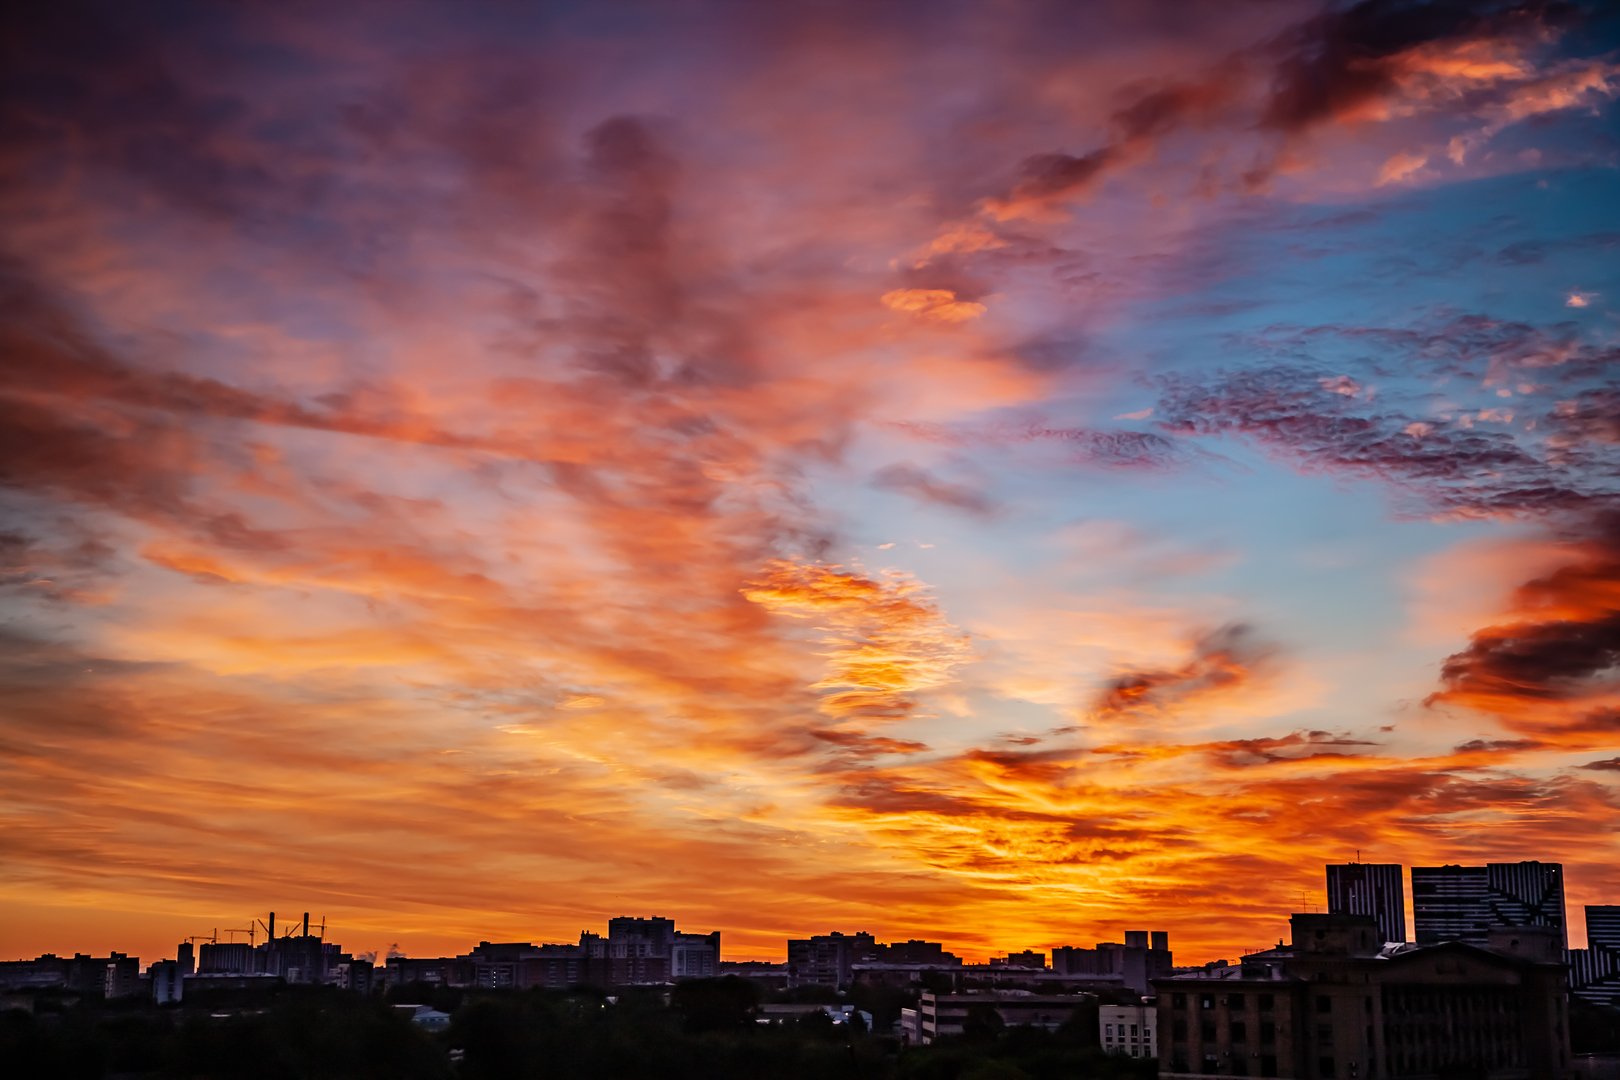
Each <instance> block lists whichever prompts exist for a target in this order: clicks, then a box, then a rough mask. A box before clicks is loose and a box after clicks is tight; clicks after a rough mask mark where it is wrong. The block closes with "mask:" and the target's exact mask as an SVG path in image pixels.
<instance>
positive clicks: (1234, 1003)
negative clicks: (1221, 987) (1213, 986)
mask: <svg viewBox="0 0 1620 1080" xmlns="http://www.w3.org/2000/svg"><path fill="white" fill-rule="evenodd" d="M1226 1004H1227V1005H1228V1006H1230V1007H1231V1008H1234V1009H1241V1008H1243V995H1242V994H1227V995H1226Z"/></svg>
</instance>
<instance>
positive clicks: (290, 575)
mask: <svg viewBox="0 0 1620 1080" xmlns="http://www.w3.org/2000/svg"><path fill="white" fill-rule="evenodd" d="M28 6H29V7H30V8H32V13H31V14H17V13H13V14H11V15H8V16H5V19H6V22H5V24H4V29H3V53H0V83H3V86H4V89H3V91H0V205H3V208H4V209H3V216H0V959H13V958H17V957H23V956H33V955H36V954H37V953H40V952H43V951H46V950H54V951H56V952H59V953H60V952H72V951H74V950H75V949H78V950H84V951H91V950H96V951H103V952H104V951H105V950H107V949H121V950H124V951H127V952H132V953H136V954H138V955H140V956H142V958H143V959H146V960H150V959H155V958H158V957H160V956H163V955H173V948H174V944H175V942H176V941H178V940H179V938H180V937H182V936H184V935H188V934H198V933H207V932H209V931H211V930H212V928H214V927H226V926H246V925H247V923H248V920H249V918H250V916H251V915H253V914H258V915H260V916H262V915H263V914H264V913H265V912H267V911H269V910H271V909H275V910H276V911H277V912H278V913H292V914H294V915H296V914H301V913H302V912H303V911H306V910H307V911H310V912H312V913H313V914H314V915H315V917H316V918H317V919H319V918H320V917H321V916H322V915H324V916H325V918H326V922H327V925H328V927H329V929H330V932H331V936H332V937H333V938H335V939H336V940H337V941H339V942H341V943H342V944H343V945H344V946H345V947H347V948H349V949H351V950H355V951H362V950H372V949H377V950H385V949H386V948H387V947H388V946H389V945H390V944H392V943H397V944H398V945H399V947H400V948H401V949H402V950H404V951H405V952H407V953H410V954H412V955H423V956H425V955H438V954H441V953H454V952H460V951H465V949H466V948H468V947H469V946H471V945H473V944H475V943H476V942H477V941H478V940H480V939H490V940H521V941H566V940H573V939H575V938H577V935H578V933H579V931H580V930H582V929H592V930H600V929H602V925H603V923H604V922H605V920H606V919H607V918H608V917H609V916H612V915H619V914H639V915H649V914H660V915H665V916H669V917H671V918H674V919H675V920H676V921H677V923H678V924H679V925H680V926H681V927H682V928H684V929H690V930H697V931H708V930H712V929H719V930H722V931H724V945H725V953H724V955H725V958H726V959H745V958H760V959H779V958H780V957H782V955H783V953H784V940H785V939H786V938H788V937H790V936H803V935H807V934H810V933H818V932H826V931H829V930H833V929H839V930H844V931H846V932H848V931H855V930H868V931H871V932H872V933H874V934H876V935H877V936H878V937H879V938H880V939H889V938H895V937H898V938H902V939H904V938H907V937H925V938H930V939H935V940H943V941H945V942H946V944H947V947H950V948H953V949H955V950H956V951H958V952H959V953H961V954H963V955H965V956H968V957H975V958H976V957H982V956H986V955H989V954H991V953H994V952H996V951H1002V952H1005V951H1006V950H1007V949H1009V948H1011V949H1017V948H1023V947H1037V948H1049V947H1051V946H1053V945H1059V944H1090V943H1091V942H1094V941H1098V940H1119V935H1120V933H1121V932H1122V931H1123V930H1124V929H1127V928H1138V927H1140V928H1149V927H1153V928H1163V929H1167V930H1169V931H1170V935H1171V944H1172V946H1173V947H1174V948H1175V950H1176V953H1177V956H1178V959H1184V960H1188V961H1193V960H1204V959H1212V958H1214V957H1217V956H1235V955H1237V954H1238V953H1239V952H1240V951H1242V950H1244V949H1252V948H1257V947H1262V946H1265V945H1267V944H1270V943H1272V942H1274V941H1275V940H1276V939H1277V937H1278V936H1279V935H1280V934H1283V933H1285V932H1286V920H1287V915H1288V913H1289V912H1291V911H1296V910H1303V909H1308V908H1310V907H1312V906H1318V905H1320V904H1321V903H1322V902H1323V901H1322V866H1323V864H1324V863H1326V862H1332V861H1345V860H1348V859H1351V858H1353V857H1354V856H1355V854H1356V852H1357V851H1358V850H1359V851H1360V853H1361V856H1362V858H1364V859H1366V860H1368V861H1375V862H1400V863H1404V864H1406V865H1412V864H1414V863H1415V864H1429V863H1439V862H1464V863H1467V862H1484V861H1487V860H1491V861H1500V860H1509V861H1515V860H1519V859H1533V858H1542V859H1547V860H1553V861H1559V862H1562V863H1563V864H1564V866H1565V873H1566V877H1567V888H1568V901H1569V910H1570V916H1571V923H1572V932H1571V935H1570V936H1571V941H1572V944H1580V943H1581V942H1582V941H1583V940H1584V933H1583V924H1582V919H1581V914H1580V907H1581V905H1583V904H1588V903H1605V902H1606V903H1620V169H1617V166H1620V125H1617V123H1616V119H1617V115H1620V106H1617V103H1616V98H1617V96H1620V19H1617V18H1616V17H1615V16H1614V15H1605V14H1604V13H1603V11H1602V9H1603V8H1604V7H1605V6H1606V5H1602V4H1597V3H1592V4H1585V5H1583V4H1581V3H1525V4H1518V3H1504V2H1481V3H1465V2H1460V0H1459V2H1449V0H1448V2H1441V3H1434V4H1417V3H1405V2H1386V0H1369V2H1367V3H1362V4H1359V5H1355V6H1350V5H1345V4H1328V5H1324V4H1321V3H1316V2H1285V0H1267V2H1261V0H1250V2H1231V0H1201V2H1191V0H1159V2H1157V3H1147V2H1143V0H1117V2H1112V3H1109V2H1098V3H1086V4H1079V3H1070V2H1060V0H1050V2H1045V3H1041V2H1022V0H975V2H962V3H932V4H922V3H915V4H902V3H879V4H871V3H857V2H853V0H852V2H849V3H834V2H825V3H791V4H787V3H784V4H777V3H757V2H745V0H737V2H700V0H688V2H661V3H649V4H646V5H640V4H634V3H603V4H587V3H569V4H562V3H550V4H545V3H517V2H511V3H462V4H449V3H444V4H427V3H373V4H303V3H292V4H280V3H262V4H202V3H199V4H194V5H193V4H177V3H154V4H146V3H142V4H128V3H107V4H104V5H100V6H94V5H92V6H82V5H73V4H34V5H28ZM282 917H283V918H285V917H286V915H285V914H283V915H282Z"/></svg>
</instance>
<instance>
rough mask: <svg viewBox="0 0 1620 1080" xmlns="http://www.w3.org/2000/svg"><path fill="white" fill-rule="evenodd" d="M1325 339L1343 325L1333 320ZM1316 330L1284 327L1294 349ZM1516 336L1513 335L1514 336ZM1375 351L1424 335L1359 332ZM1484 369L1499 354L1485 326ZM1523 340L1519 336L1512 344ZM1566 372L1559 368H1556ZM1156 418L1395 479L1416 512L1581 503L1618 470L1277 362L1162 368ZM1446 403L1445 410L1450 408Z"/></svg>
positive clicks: (1451, 348) (1588, 505) (1415, 345)
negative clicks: (1216, 369) (1210, 370)
mask: <svg viewBox="0 0 1620 1080" xmlns="http://www.w3.org/2000/svg"><path fill="white" fill-rule="evenodd" d="M1327 332H1328V333H1331V334H1332V335H1333V336H1335V337H1344V336H1346V335H1347V334H1348V333H1349V332H1347V331H1345V330H1343V329H1342V328H1332V329H1331V330H1330V331H1327ZM1317 333H1318V332H1317V331H1308V332H1305V333H1302V334H1297V335H1290V337H1289V339H1288V340H1289V342H1290V344H1291V345H1294V346H1298V345H1299V344H1302V343H1309V341H1310V340H1311V339H1312V338H1314V337H1316V336H1317ZM1513 337H1514V339H1517V338H1518V335H1514V336H1513ZM1359 338H1360V339H1361V340H1363V341H1370V342H1373V343H1375V344H1377V345H1379V346H1381V347H1382V351H1384V353H1385V355H1389V356H1392V357H1393V356H1395V355H1398V352H1397V351H1396V350H1397V347H1403V348H1401V349H1400V351H1406V352H1413V353H1419V354H1422V353H1425V352H1427V350H1428V348H1429V339H1428V336H1427V335H1423V336H1422V339H1421V341H1415V340H1414V335H1407V334H1403V333H1401V332H1390V333H1388V334H1385V333H1383V332H1376V333H1375V332H1367V333H1366V334H1363V335H1359ZM1488 338H1489V341H1490V345H1489V346H1487V347H1485V348H1484V351H1485V352H1486V353H1487V357H1486V358H1485V359H1484V360H1483V361H1482V364H1483V365H1484V366H1489V365H1490V364H1492V363H1494V362H1496V361H1497V360H1499V359H1500V355H1499V354H1500V350H1501V347H1502V346H1503V344H1504V342H1503V338H1502V336H1501V335H1500V334H1498V333H1496V332H1494V331H1492V332H1490V333H1489V334H1488ZM1522 345H1523V342H1522V340H1517V341H1516V343H1515V344H1514V345H1513V346H1512V347H1513V348H1514V350H1515V351H1517V350H1518V348H1519V347H1521V346H1522ZM1438 347H1440V348H1443V349H1445V350H1446V351H1445V353H1444V355H1443V356H1441V357H1440V358H1439V359H1438V360H1437V361H1435V363H1434V364H1433V366H1435V367H1438V368H1441V369H1442V370H1444V369H1446V368H1448V367H1450V366H1452V364H1453V363H1454V362H1456V361H1457V357H1458V356H1465V357H1466V355H1467V353H1468V351H1469V349H1470V348H1471V344H1470V342H1469V341H1468V339H1467V337H1466V336H1460V337H1459V338H1458V339H1453V340H1450V341H1447V342H1445V343H1444V344H1443V345H1440V346H1438ZM1575 374H1578V373H1576V372H1570V371H1561V372H1560V377H1570V376H1572V375H1575ZM1161 385H1162V387H1163V391H1162V394H1163V396H1162V397H1161V398H1160V401H1159V404H1158V407H1157V411H1156V415H1157V416H1158V417H1159V420H1160V423H1161V424H1162V425H1163V427H1164V428H1165V429H1166V430H1169V431H1172V432H1175V433H1178V434H1187V435H1216V434H1225V433H1235V434H1243V435H1248V436H1250V437H1252V438H1254V439H1257V440H1258V441H1259V442H1261V443H1263V444H1264V445H1266V446H1269V447H1272V448H1274V449H1277V450H1281V451H1284V452H1286V453H1288V454H1289V455H1291V456H1293V457H1295V458H1297V459H1298V461H1299V462H1300V464H1302V465H1303V466H1305V467H1307V468H1319V469H1329V470H1336V471H1344V472H1348V473H1353V474H1360V475H1364V476H1372V477H1377V478H1380V479H1383V480H1386V481H1389V482H1391V483H1394V484H1396V485H1398V486H1400V487H1401V488H1402V489H1403V490H1404V491H1405V492H1406V493H1407V496H1408V497H1409V498H1411V499H1415V502H1416V506H1415V507H1414V509H1419V510H1421V511H1423V512H1426V513H1432V512H1434V511H1436V510H1439V511H1451V512H1457V513H1463V514H1507V515H1515V514H1519V515H1522V514H1534V515H1540V514H1545V513H1549V512H1554V511H1571V510H1591V509H1592V508H1593V507H1594V506H1597V505H1601V503H1602V502H1603V500H1604V499H1605V498H1606V497H1607V496H1608V495H1609V494H1610V492H1611V491H1612V489H1613V488H1614V487H1615V483H1614V481H1615V480H1616V479H1620V476H1615V477H1607V476H1605V474H1604V473H1603V472H1602V471H1601V470H1597V471H1594V470H1590V469H1576V468H1573V467H1571V463H1570V462H1568V461H1565V460H1563V459H1562V458H1561V457H1560V456H1559V455H1558V454H1557V453H1554V452H1549V451H1548V450H1546V449H1545V448H1543V447H1541V446H1539V445H1538V444H1537V443H1535V442H1533V441H1532V440H1530V439H1529V438H1527V437H1526V436H1525V435H1524V434H1523V433H1521V432H1518V431H1516V430H1514V429H1512V428H1498V427H1496V426H1487V425H1484V424H1476V423H1475V422H1474V421H1473V419H1472V417H1471V416H1469V415H1466V410H1461V411H1454V412H1451V413H1448V414H1446V415H1435V413H1434V412H1432V411H1425V410H1423V409H1420V408H1417V407H1413V406H1410V405H1403V404H1402V403H1400V402H1398V401H1385V400H1382V399H1379V398H1377V397H1376V396H1375V395H1373V394H1371V393H1367V392H1365V391H1364V388H1363V387H1362V386H1361V385H1360V384H1359V383H1358V382H1357V380H1355V379H1353V378H1350V377H1349V376H1346V375H1344V374H1342V373H1338V372H1334V371H1332V370H1331V369H1327V368H1312V367H1307V366H1303V365H1300V364H1292V363H1290V364H1276V365H1267V366H1260V367H1252V368H1247V369H1243V370H1239V371H1235V372H1229V373H1225V374H1221V375H1217V376H1215V377H1213V378H1201V377H1182V376H1172V377H1169V378H1166V379H1164V380H1163V381H1162V383H1161ZM1453 408H1454V409H1455V407H1453Z"/></svg>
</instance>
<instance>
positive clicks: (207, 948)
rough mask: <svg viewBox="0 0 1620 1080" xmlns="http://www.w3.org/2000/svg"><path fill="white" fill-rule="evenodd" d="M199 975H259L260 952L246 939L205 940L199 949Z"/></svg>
mask: <svg viewBox="0 0 1620 1080" xmlns="http://www.w3.org/2000/svg"><path fill="white" fill-rule="evenodd" d="M197 974H199V975H257V974H259V966H258V954H256V953H255V952H254V950H253V946H251V945H249V944H248V943H247V942H245V941H205V942H203V943H202V948H201V949H199V950H197Z"/></svg>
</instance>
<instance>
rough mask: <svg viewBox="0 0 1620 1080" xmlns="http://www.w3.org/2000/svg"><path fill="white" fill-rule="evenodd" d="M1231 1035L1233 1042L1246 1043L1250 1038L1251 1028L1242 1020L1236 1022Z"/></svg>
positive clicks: (1232, 1025) (1233, 1022)
mask: <svg viewBox="0 0 1620 1080" xmlns="http://www.w3.org/2000/svg"><path fill="white" fill-rule="evenodd" d="M1229 1034H1230V1035H1231V1038H1232V1041H1233V1042H1245V1041H1247V1040H1248V1038H1249V1026H1248V1025H1247V1024H1245V1023H1244V1022H1243V1021H1242V1020H1234V1021H1232V1024H1231V1030H1230V1032H1229Z"/></svg>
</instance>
